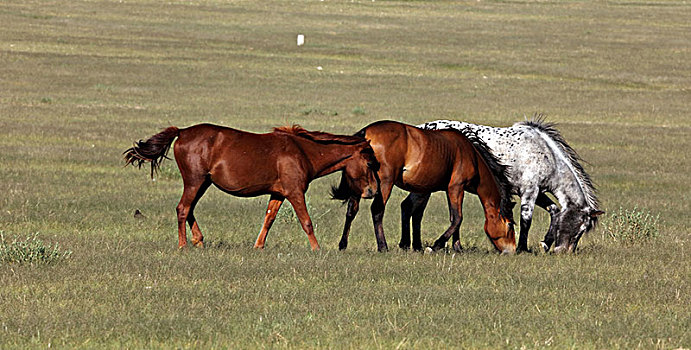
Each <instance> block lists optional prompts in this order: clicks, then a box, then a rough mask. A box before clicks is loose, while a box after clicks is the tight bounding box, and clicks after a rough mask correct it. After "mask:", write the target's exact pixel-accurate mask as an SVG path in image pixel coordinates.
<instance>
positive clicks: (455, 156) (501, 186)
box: [332, 121, 516, 253]
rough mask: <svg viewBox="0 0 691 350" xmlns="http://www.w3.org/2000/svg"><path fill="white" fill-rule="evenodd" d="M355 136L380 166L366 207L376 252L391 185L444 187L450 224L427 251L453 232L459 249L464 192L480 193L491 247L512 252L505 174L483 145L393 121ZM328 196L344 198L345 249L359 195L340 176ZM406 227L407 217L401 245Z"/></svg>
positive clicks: (406, 240)
mask: <svg viewBox="0 0 691 350" xmlns="http://www.w3.org/2000/svg"><path fill="white" fill-rule="evenodd" d="M355 135H356V136H361V137H364V138H366V139H367V140H369V142H370V144H371V145H372V148H373V149H374V154H375V156H376V157H377V160H378V161H379V164H380V168H379V170H378V172H377V174H378V175H379V180H380V184H379V186H380V187H379V188H380V193H378V194H377V195H376V196H375V197H374V201H373V202H372V206H371V212H372V220H373V221H374V235H375V237H376V239H377V248H378V250H379V251H385V250H387V249H388V247H387V245H386V238H385V237H384V228H383V224H382V222H383V217H384V209H385V207H386V202H387V201H388V199H389V195H390V194H391V190H392V188H393V186H394V185H396V186H398V187H399V188H401V189H403V190H406V191H409V192H413V193H430V192H435V191H446V195H447V200H448V205H449V212H450V216H451V226H449V228H448V229H447V230H446V232H444V234H443V235H441V236H440V237H439V239H437V240H436V242H434V245H433V246H432V247H431V248H432V249H433V250H439V249H441V248H443V247H444V246H445V245H446V242H447V241H448V240H449V238H450V237H451V235H452V234H454V233H456V234H454V242H453V248H454V249H455V250H457V251H460V250H461V246H460V241H458V240H457V239H458V238H457V237H458V230H459V228H460V225H461V221H462V219H463V214H462V212H461V211H462V204H463V191H464V190H465V191H469V192H471V193H476V194H477V195H478V197H480V201H481V202H482V206H483V208H484V211H485V233H486V234H487V236H488V237H489V239H490V240H491V241H492V243H493V244H494V247H495V248H496V249H497V250H498V251H500V252H503V253H513V252H515V251H516V241H515V237H514V236H515V232H514V228H513V213H512V211H511V210H512V207H513V202H511V192H510V190H511V186H510V184H509V182H508V179H507V178H506V175H505V170H506V169H505V167H503V166H502V165H501V164H499V163H498V162H497V161H496V159H495V158H493V157H492V156H491V154H490V152H489V151H488V150H487V149H482V150H479V149H478V148H476V147H475V146H473V143H471V142H470V140H468V138H467V137H466V136H464V135H463V134H462V133H461V132H459V131H456V130H443V131H430V130H422V129H418V128H416V127H414V126H412V125H407V124H402V123H399V122H394V121H379V122H376V123H373V124H370V125H368V126H366V127H365V128H364V129H362V130H360V131H359V132H358V133H356V134H355ZM475 141H476V142H477V140H475ZM480 144H481V143H480ZM481 151H482V153H481ZM488 162H491V164H492V167H490V166H489V165H488ZM493 170H494V171H493ZM332 198H333V199H340V200H343V201H348V211H347V214H346V220H345V227H344V228H343V236H342V238H341V242H340V244H339V248H340V249H345V248H346V247H347V246H348V234H349V232H350V225H351V223H352V221H353V219H354V218H355V215H356V214H357V212H358V209H359V202H360V197H359V196H357V193H352V192H350V190H349V188H348V186H347V181H346V179H345V178H342V179H341V185H340V186H339V187H334V188H332ZM409 204H410V203H406V202H405V201H404V202H403V203H402V204H401V207H402V212H403V216H404V217H405V215H407V214H406V206H407V205H409ZM408 219H409V217H408ZM409 225H410V221H407V222H403V227H402V229H401V243H400V244H399V246H400V247H401V248H403V249H408V248H409V247H410V227H409ZM413 238H414V241H413V249H415V250H420V249H422V243H421V242H420V239H419V235H418V236H417V239H416V237H413Z"/></svg>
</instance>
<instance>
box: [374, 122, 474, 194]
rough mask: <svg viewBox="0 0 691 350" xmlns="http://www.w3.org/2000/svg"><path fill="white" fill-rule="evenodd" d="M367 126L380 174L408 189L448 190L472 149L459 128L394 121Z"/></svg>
mask: <svg viewBox="0 0 691 350" xmlns="http://www.w3.org/2000/svg"><path fill="white" fill-rule="evenodd" d="M363 130H364V131H365V137H366V138H367V139H368V140H370V144H371V145H372V148H373V149H374V152H375V155H376V157H377V160H379V162H380V163H381V169H380V171H379V176H380V178H389V179H390V180H391V181H393V182H394V183H395V184H396V186H398V187H400V188H402V189H404V190H407V191H413V192H432V191H441V190H446V189H447V187H448V185H449V182H450V181H451V178H452V176H454V175H458V174H459V173H458V172H459V171H460V170H461V168H463V167H462V165H463V163H465V162H463V163H462V162H461V161H462V160H461V159H460V157H463V153H464V151H467V150H468V149H471V150H472V145H470V144H469V143H467V140H466V139H465V138H464V137H463V135H462V134H460V133H457V132H455V131H429V130H422V129H419V128H416V127H414V126H411V125H407V124H402V123H398V122H394V121H380V122H376V123H373V124H371V125H369V126H367V127H366V128H365V129H363ZM464 140H465V141H466V142H464Z"/></svg>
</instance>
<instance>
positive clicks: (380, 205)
mask: <svg viewBox="0 0 691 350" xmlns="http://www.w3.org/2000/svg"><path fill="white" fill-rule="evenodd" d="M383 184H384V180H381V184H380V187H379V189H380V192H379V194H377V195H376V196H374V200H373V201H372V206H371V207H370V211H371V212H372V222H373V223H374V237H375V238H376V239H377V250H378V251H380V252H385V251H388V250H389V247H388V245H387V244H386V237H385V236H384V210H385V209H386V202H387V201H388V200H389V195H391V190H392V188H393V183H389V184H388V185H387V186H384V185H383Z"/></svg>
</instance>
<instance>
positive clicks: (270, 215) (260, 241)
mask: <svg viewBox="0 0 691 350" xmlns="http://www.w3.org/2000/svg"><path fill="white" fill-rule="evenodd" d="M284 199H285V198H283V197H281V196H277V195H273V194H272V195H271V199H269V206H268V208H267V209H266V216H264V224H263V225H262V230H261V231H260V232H259V236H258V237H257V241H256V242H255V243H254V247H255V248H258V249H263V248H264V244H266V235H267V234H268V233H269V229H271V225H273V223H274V220H276V214H278V210H279V209H281V204H283V200H284Z"/></svg>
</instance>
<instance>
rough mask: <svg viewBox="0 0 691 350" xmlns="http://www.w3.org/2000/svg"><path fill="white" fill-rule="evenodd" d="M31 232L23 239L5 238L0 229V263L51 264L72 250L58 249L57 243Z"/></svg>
mask: <svg viewBox="0 0 691 350" xmlns="http://www.w3.org/2000/svg"><path fill="white" fill-rule="evenodd" d="M37 235H38V234H33V235H31V236H28V237H26V238H25V239H18V238H15V239H14V240H12V241H11V242H10V241H8V240H5V234H4V233H3V232H2V231H0V263H10V264H11V263H29V264H52V263H54V262H57V261H59V260H62V259H67V258H69V257H70V255H72V251H69V250H68V251H64V252H61V251H60V247H59V246H58V244H57V243H55V245H50V244H46V243H44V242H43V241H42V240H40V239H38V237H37Z"/></svg>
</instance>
